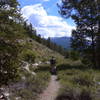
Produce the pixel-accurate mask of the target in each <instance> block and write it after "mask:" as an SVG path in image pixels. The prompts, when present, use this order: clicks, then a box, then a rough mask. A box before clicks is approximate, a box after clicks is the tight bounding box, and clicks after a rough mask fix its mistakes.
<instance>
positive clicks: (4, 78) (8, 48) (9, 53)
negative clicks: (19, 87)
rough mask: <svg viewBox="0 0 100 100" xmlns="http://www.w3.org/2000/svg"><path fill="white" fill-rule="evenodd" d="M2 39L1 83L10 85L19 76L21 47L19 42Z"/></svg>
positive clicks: (0, 42) (0, 44)
mask: <svg viewBox="0 0 100 100" xmlns="http://www.w3.org/2000/svg"><path fill="white" fill-rule="evenodd" d="M7 41H9V40H1V41H0V85H2V84H3V85H4V84H6V85H8V84H9V82H11V81H15V80H16V79H17V77H18V71H19V64H20V62H19V59H18V54H19V52H20V47H19V45H18V44H17V43H12V42H11V43H10V41H9V42H7Z"/></svg>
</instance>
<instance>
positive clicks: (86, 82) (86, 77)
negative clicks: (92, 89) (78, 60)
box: [73, 72, 95, 87]
mask: <svg viewBox="0 0 100 100" xmlns="http://www.w3.org/2000/svg"><path fill="white" fill-rule="evenodd" d="M93 79H94V77H93V75H92V74H90V73H88V72H87V73H81V74H79V75H76V76H75V77H74V78H73V81H74V82H76V83H77V84H79V85H83V86H88V87H89V86H92V85H94V84H95V83H94V81H93Z"/></svg>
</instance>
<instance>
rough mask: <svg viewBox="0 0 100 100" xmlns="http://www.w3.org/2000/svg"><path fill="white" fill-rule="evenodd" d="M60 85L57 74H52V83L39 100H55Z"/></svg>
mask: <svg viewBox="0 0 100 100" xmlns="http://www.w3.org/2000/svg"><path fill="white" fill-rule="evenodd" d="M59 88H60V85H59V82H58V81H57V76H55V75H52V76H51V80H50V83H49V85H48V87H47V88H46V90H44V92H43V93H42V94H40V96H39V100H55V98H56V96H57V93H58V91H59Z"/></svg>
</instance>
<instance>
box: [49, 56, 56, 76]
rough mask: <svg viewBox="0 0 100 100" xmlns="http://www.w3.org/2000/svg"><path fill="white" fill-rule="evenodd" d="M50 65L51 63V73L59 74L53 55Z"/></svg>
mask: <svg viewBox="0 0 100 100" xmlns="http://www.w3.org/2000/svg"><path fill="white" fill-rule="evenodd" d="M50 65H51V74H53V75H56V74H57V70H56V59H55V58H54V57H52V58H51V59H50Z"/></svg>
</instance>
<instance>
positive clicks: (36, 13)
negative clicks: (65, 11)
mask: <svg viewBox="0 0 100 100" xmlns="http://www.w3.org/2000/svg"><path fill="white" fill-rule="evenodd" d="M18 1H19V3H20V6H21V8H22V10H21V12H22V15H23V17H24V18H25V19H28V22H30V23H32V25H33V27H35V28H36V30H37V33H38V34H41V35H42V36H43V37H55V36H56V37H57V36H58V37H61V36H70V35H71V30H72V29H75V24H74V22H73V21H72V20H71V19H70V18H69V19H66V20H65V19H63V18H62V17H61V16H60V14H59V13H58V10H59V9H58V7H57V3H59V2H60V0H18Z"/></svg>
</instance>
